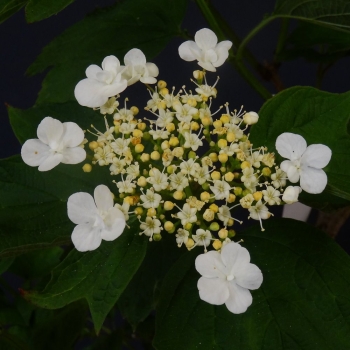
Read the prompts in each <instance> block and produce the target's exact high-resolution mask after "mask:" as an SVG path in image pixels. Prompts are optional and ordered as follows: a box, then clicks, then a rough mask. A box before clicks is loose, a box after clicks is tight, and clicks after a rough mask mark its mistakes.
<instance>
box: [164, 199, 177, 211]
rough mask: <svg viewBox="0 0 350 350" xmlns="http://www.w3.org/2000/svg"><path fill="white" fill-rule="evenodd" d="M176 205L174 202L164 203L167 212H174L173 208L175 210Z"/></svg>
mask: <svg viewBox="0 0 350 350" xmlns="http://www.w3.org/2000/svg"><path fill="white" fill-rule="evenodd" d="M174 206H175V205H174V203H173V202H170V201H166V202H165V203H164V209H165V210H168V211H169V210H173V208H174Z"/></svg>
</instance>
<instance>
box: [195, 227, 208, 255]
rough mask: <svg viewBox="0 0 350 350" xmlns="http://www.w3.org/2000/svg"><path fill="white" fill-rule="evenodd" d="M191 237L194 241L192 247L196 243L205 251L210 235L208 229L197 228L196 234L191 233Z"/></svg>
mask: <svg viewBox="0 0 350 350" xmlns="http://www.w3.org/2000/svg"><path fill="white" fill-rule="evenodd" d="M192 238H193V240H194V241H195V242H196V244H195V245H194V246H193V247H192V248H194V247H196V246H197V245H199V246H204V251H205V252H206V251H207V246H208V245H209V244H210V240H211V238H212V236H211V233H210V231H208V230H203V229H201V228H199V229H197V230H196V234H195V235H192Z"/></svg>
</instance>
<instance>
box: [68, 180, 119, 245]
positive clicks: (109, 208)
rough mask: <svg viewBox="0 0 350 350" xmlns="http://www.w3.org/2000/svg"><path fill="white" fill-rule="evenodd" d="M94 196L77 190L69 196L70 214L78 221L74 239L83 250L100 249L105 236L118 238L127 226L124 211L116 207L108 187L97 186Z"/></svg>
mask: <svg viewBox="0 0 350 350" xmlns="http://www.w3.org/2000/svg"><path fill="white" fill-rule="evenodd" d="M94 198H95V201H94ZM94 198H92V196H91V195H90V194H89V193H86V192H78V193H74V194H72V195H71V196H70V197H69V198H68V203H67V207H68V217H69V219H70V220H71V221H73V222H74V223H75V224H77V226H75V228H74V230H73V233H72V241H73V244H74V246H75V248H76V249H77V250H79V251H80V252H86V251H88V250H94V249H96V248H98V247H99V246H100V244H101V241H102V240H103V239H104V240H105V241H113V240H115V239H116V238H118V237H119V236H120V235H121V234H122V232H123V231H124V228H125V217H124V214H123V213H122V212H121V211H120V210H119V209H117V208H115V207H114V206H113V199H112V193H111V191H110V190H109V189H108V187H107V186H105V185H99V186H97V187H96V188H95V191H94Z"/></svg>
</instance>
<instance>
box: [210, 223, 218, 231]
mask: <svg viewBox="0 0 350 350" xmlns="http://www.w3.org/2000/svg"><path fill="white" fill-rule="evenodd" d="M219 229H220V225H219V224H218V223H217V222H212V223H211V224H210V226H209V230H210V231H219Z"/></svg>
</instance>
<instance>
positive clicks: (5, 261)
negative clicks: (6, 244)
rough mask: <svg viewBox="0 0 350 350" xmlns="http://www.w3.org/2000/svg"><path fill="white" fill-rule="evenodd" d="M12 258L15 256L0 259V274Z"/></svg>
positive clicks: (9, 264)
mask: <svg viewBox="0 0 350 350" xmlns="http://www.w3.org/2000/svg"><path fill="white" fill-rule="evenodd" d="M14 260H15V258H13V257H11V258H4V259H0V275H1V274H3V273H4V272H6V271H7V270H8V269H9V267H10V266H11V265H12V263H13V261H14Z"/></svg>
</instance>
